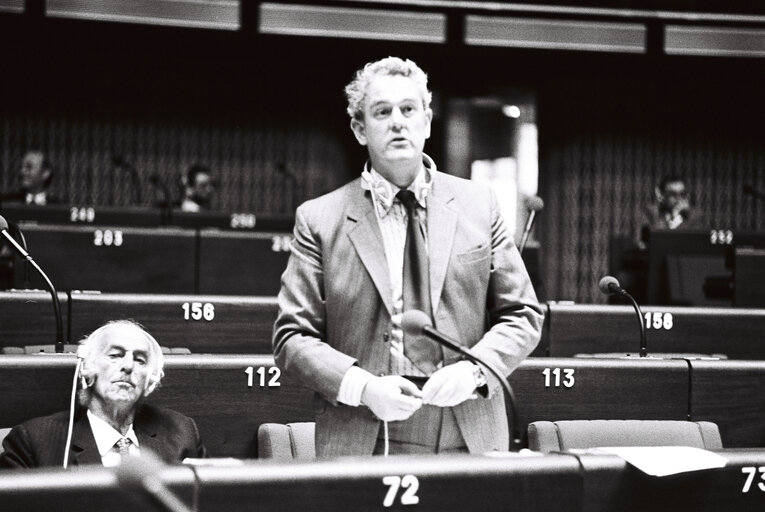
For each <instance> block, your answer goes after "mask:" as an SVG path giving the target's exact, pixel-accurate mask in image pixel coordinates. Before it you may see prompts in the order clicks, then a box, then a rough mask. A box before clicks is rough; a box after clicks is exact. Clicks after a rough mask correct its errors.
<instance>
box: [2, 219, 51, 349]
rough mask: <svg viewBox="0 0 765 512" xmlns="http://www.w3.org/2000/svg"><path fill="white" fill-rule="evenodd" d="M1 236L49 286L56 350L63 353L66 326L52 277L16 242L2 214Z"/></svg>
mask: <svg viewBox="0 0 765 512" xmlns="http://www.w3.org/2000/svg"><path fill="white" fill-rule="evenodd" d="M0 236H3V237H5V239H6V240H8V242H9V243H10V244H11V247H13V248H14V250H15V251H16V252H17V253H18V254H19V255H20V256H21V257H22V259H24V261H26V262H28V263H29V264H30V265H32V267H33V268H34V269H35V270H36V271H37V273H38V274H40V276H41V277H42V278H43V281H45V285H46V286H47V287H48V291H49V292H50V296H51V299H52V300H53V312H54V313H55V315H56V352H57V353H59V354H61V353H63V352H64V327H63V322H62V321H61V303H59V301H58V293H56V288H54V287H53V283H51V282H50V279H48V276H47V275H45V272H43V271H42V269H41V268H40V266H39V265H38V264H37V262H35V260H33V259H32V256H30V255H29V253H28V252H27V251H26V250H25V249H24V248H23V247H21V246H20V245H19V244H18V242H16V240H15V239H14V238H13V237H12V236H11V235H10V233H8V221H6V220H5V218H3V217H2V216H0Z"/></svg>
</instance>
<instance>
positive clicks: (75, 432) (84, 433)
mask: <svg viewBox="0 0 765 512" xmlns="http://www.w3.org/2000/svg"><path fill="white" fill-rule="evenodd" d="M69 453H70V456H69V463H70V464H72V465H78V466H81V465H83V464H101V454H100V453H98V446H97V445H96V438H95V437H93V430H91V428H90V421H88V415H87V414H85V411H84V410H82V411H81V414H80V415H79V417H78V418H77V419H76V421H75V423H74V427H73V428H72V447H71V449H70V450H69Z"/></svg>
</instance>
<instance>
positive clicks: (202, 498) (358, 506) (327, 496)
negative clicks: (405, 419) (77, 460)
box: [0, 455, 582, 512]
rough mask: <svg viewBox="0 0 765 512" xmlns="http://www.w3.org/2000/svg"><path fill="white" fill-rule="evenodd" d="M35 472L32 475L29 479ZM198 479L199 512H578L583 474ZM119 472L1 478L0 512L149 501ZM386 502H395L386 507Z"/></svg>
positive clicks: (526, 467) (478, 471)
mask: <svg viewBox="0 0 765 512" xmlns="http://www.w3.org/2000/svg"><path fill="white" fill-rule="evenodd" d="M32 474H34V478H30V475H32ZM197 474H198V476H199V483H200V489H199V510H206V511H239V510H242V511H250V510H258V511H275V512H293V511H294V512H304V511H310V512H336V511H337V510H352V511H363V510H386V509H390V510H417V511H422V512H430V511H433V512H441V511H444V512H449V511H454V512H470V511H476V512H478V511H480V512H490V511H497V512H499V511H506V510H508V504H509V503H511V504H512V507H511V508H512V509H513V510H523V511H526V512H537V511H538V512H552V511H555V512H578V511H580V510H581V488H582V478H581V474H580V467H579V464H578V462H577V460H576V458H574V457H572V456H567V455H548V456H545V457H519V456H507V457H500V458H494V457H476V456H467V455H462V456H454V455H452V456H448V455H443V456H429V457H414V456H399V457H390V458H381V457H378V458H375V459H374V460H373V461H372V460H370V459H369V458H351V457H346V458H343V459H340V460H336V461H321V462H308V463H305V462H304V463H276V462H273V461H251V462H250V463H248V464H246V465H244V466H240V467H200V468H198V469H197ZM114 475H115V472H114V471H112V470H109V469H105V468H101V467H92V468H86V469H78V470H77V471H71V472H69V473H65V472H64V471H63V470H53V469H49V470H46V471H35V472H34V473H30V472H19V473H9V474H7V475H5V474H4V475H3V478H0V511H6V510H9V511H10V510H14V511H15V510H24V511H38V510H39V511H45V512H49V511H50V510H59V509H60V508H61V504H64V503H65V504H66V509H67V510H110V511H111V512H119V511H122V510H125V511H134V510H136V506H137V504H140V503H141V502H142V501H145V500H143V499H142V498H141V493H140V492H138V491H136V490H131V491H130V492H126V491H124V490H121V489H120V487H119V485H118V483H117V479H116V478H115V476H114ZM407 475H409V476H407ZM391 477H392V478H393V479H394V480H395V479H396V478H400V479H401V480H399V482H400V485H399V488H398V489H397V492H394V493H391V495H390V496H389V491H390V489H391V487H392V486H393V485H395V484H387V483H386V482H388V481H389V480H388V479H389V478H391ZM157 478H159V479H160V480H161V481H163V483H165V484H166V485H167V486H168V487H170V488H171V489H173V490H174V491H175V492H176V493H177V494H178V495H179V496H181V497H182V498H184V499H186V500H188V499H189V496H190V495H191V493H192V492H191V490H192V488H193V485H194V476H193V474H192V472H191V471H190V470H189V469H188V468H184V467H172V468H165V469H163V470H162V471H161V472H160V473H158V475H157ZM403 478H406V480H405V481H404V480H403ZM410 482H416V483H415V484H414V485H409V484H410ZM407 491H409V492H410V494H406V492H407ZM405 496H406V497H405ZM115 497H119V498H121V501H120V500H118V499H115ZM386 498H388V499H389V500H390V504H388V505H387V506H386V505H385V503H386ZM402 500H403V502H404V503H402ZM187 502H188V501H187ZM413 502H414V503H413ZM99 507H101V508H99ZM104 507H108V508H104ZM144 507H146V504H145V505H144ZM145 509H148V510H154V507H150V508H145ZM139 510H140V508H139Z"/></svg>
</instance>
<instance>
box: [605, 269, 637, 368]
mask: <svg viewBox="0 0 765 512" xmlns="http://www.w3.org/2000/svg"><path fill="white" fill-rule="evenodd" d="M598 288H600V291H601V292H603V293H604V294H605V295H621V296H622V297H626V298H627V300H629V301H630V302H631V303H632V307H633V308H634V309H635V313H636V314H637V318H638V323H639V324H640V357H646V356H647V355H648V348H647V346H646V339H645V324H644V323H643V312H642V311H641V310H640V305H639V304H638V303H637V301H636V300H635V298H634V297H633V296H632V295H630V293H629V292H628V291H627V290H625V289H624V288H622V287H621V286H620V285H619V280H618V279H616V278H615V277H613V276H603V277H602V278H601V279H600V282H599V283H598Z"/></svg>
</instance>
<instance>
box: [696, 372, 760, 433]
mask: <svg viewBox="0 0 765 512" xmlns="http://www.w3.org/2000/svg"><path fill="white" fill-rule="evenodd" d="M690 408H691V419H692V420H693V421H704V420H706V421H714V422H715V423H717V425H718V426H719V427H720V436H721V437H722V441H723V446H725V447H728V448H735V447H748V446H760V447H765V362H762V361H691V402H690Z"/></svg>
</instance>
